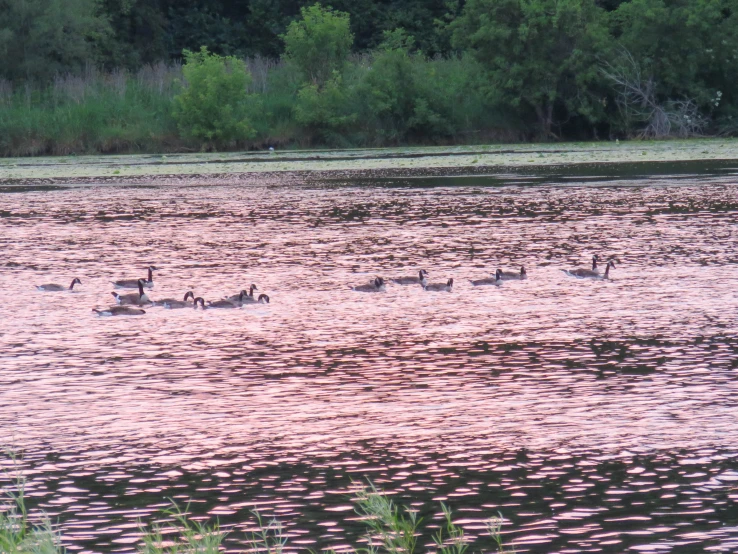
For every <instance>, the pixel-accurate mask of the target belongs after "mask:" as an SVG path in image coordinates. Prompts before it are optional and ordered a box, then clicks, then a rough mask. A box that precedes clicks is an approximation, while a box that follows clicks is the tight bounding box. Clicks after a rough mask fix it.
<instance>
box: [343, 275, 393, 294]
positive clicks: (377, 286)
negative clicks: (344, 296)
mask: <svg viewBox="0 0 738 554" xmlns="http://www.w3.org/2000/svg"><path fill="white" fill-rule="evenodd" d="M351 290H353V291H355V292H384V291H385V290H387V289H386V288H385V285H384V279H382V278H381V277H377V278H376V279H374V281H372V282H371V283H370V284H368V285H359V286H357V287H351Z"/></svg>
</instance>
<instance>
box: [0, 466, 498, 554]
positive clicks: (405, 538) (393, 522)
mask: <svg viewBox="0 0 738 554" xmlns="http://www.w3.org/2000/svg"><path fill="white" fill-rule="evenodd" d="M11 458H12V460H13V466H14V468H16V472H15V475H13V476H11V477H12V480H13V483H14V484H13V486H12V489H13V490H9V489H8V490H5V491H4V494H5V503H4V504H0V552H1V553H2V554H65V552H66V551H65V549H64V547H63V546H62V544H61V537H60V534H59V531H58V529H57V528H56V526H54V525H53V524H52V522H51V520H50V519H49V518H48V516H46V515H45V514H43V513H42V514H41V515H40V516H38V517H36V518H31V517H29V514H28V510H27V507H26V501H25V478H24V477H23V476H22V474H21V472H20V470H19V469H18V468H19V466H18V464H17V463H16V460H15V458H14V457H12V456H11ZM354 486H355V488H356V489H357V490H356V492H355V494H354V497H353V501H354V503H355V504H356V513H357V514H358V515H359V516H360V518H361V521H362V522H363V524H364V525H365V526H366V533H365V535H364V536H363V537H362V539H363V542H364V543H366V546H360V547H354V548H353V549H352V550H351V552H353V553H355V554H418V537H419V536H421V535H422V534H423V530H422V529H421V524H422V523H423V522H422V519H420V518H418V515H417V512H416V511H414V510H410V509H408V508H406V507H403V506H400V505H397V504H395V503H394V502H393V501H392V499H391V498H390V497H389V496H387V495H386V494H385V493H383V492H382V491H380V490H378V489H377V488H376V487H375V486H374V485H373V484H372V483H371V481H369V482H368V484H367V485H361V484H356V483H354ZM188 510H189V506H186V507H185V508H184V509H182V508H180V507H179V506H178V505H177V504H176V503H175V502H173V501H172V505H171V507H170V508H168V509H166V510H164V511H163V513H162V516H164V519H165V522H163V523H153V524H151V525H144V524H141V523H140V524H139V529H140V533H141V541H140V544H139V546H138V552H139V553H140V554H217V553H218V552H221V551H222V549H223V546H224V541H225V539H226V537H227V536H228V534H229V533H228V531H226V530H224V529H222V528H221V527H220V524H219V523H218V521H217V520H216V521H214V522H203V521H199V520H194V519H192V518H191V517H190V516H189V514H188ZM441 511H442V513H443V522H442V523H441V525H440V527H439V528H438V529H437V530H436V531H435V533H434V534H433V541H434V548H433V549H432V550H431V551H430V552H429V553H428V554H466V552H467V551H468V550H469V549H470V547H471V546H472V545H471V544H470V541H469V539H468V538H467V537H466V536H465V535H464V531H463V529H462V528H461V527H459V526H457V525H456V524H455V523H454V522H453V517H452V513H451V510H450V509H449V508H448V506H446V505H444V504H441ZM253 513H254V516H255V518H256V527H257V531H256V532H253V533H251V534H250V536H249V537H248V542H249V543H250V546H251V548H250V550H249V552H256V553H260V554H282V552H283V551H284V550H285V547H286V546H287V542H288V539H287V536H286V534H285V531H284V529H283V527H282V524H281V523H280V522H279V520H277V519H271V520H269V521H266V520H264V519H263V518H262V516H261V514H259V512H257V511H255V512H253ZM501 525H502V518H501V516H500V517H496V518H491V519H489V520H488V522H487V529H488V535H489V537H488V540H487V541H486V542H488V543H490V544H488V545H484V546H489V545H491V546H492V547H493V550H494V551H496V552H498V553H499V554H508V553H511V552H513V551H512V550H506V548H505V546H504V545H503V542H502V538H501V535H500V528H501ZM425 531H426V532H430V531H432V529H431V528H430V526H428V528H426V529H425ZM484 551H487V552H489V551H490V548H484ZM329 552H332V551H329ZM311 554H315V553H311Z"/></svg>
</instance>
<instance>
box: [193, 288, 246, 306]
mask: <svg viewBox="0 0 738 554" xmlns="http://www.w3.org/2000/svg"><path fill="white" fill-rule="evenodd" d="M241 295H243V292H242V293H241ZM241 295H239V296H241ZM198 302H199V303H200V307H201V308H202V309H203V310H209V309H231V308H240V307H241V303H240V301H239V300H237V301H236V302H231V301H230V300H216V301H215V302H208V304H207V306H206V305H205V300H204V299H203V298H202V297H200V296H198V297H197V298H195V308H197V303H198Z"/></svg>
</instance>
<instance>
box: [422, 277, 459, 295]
mask: <svg viewBox="0 0 738 554" xmlns="http://www.w3.org/2000/svg"><path fill="white" fill-rule="evenodd" d="M453 286H454V280H453V278H451V279H449V280H448V281H447V282H445V283H431V284H429V285H423V290H427V291H431V292H451V289H452V288H453Z"/></svg>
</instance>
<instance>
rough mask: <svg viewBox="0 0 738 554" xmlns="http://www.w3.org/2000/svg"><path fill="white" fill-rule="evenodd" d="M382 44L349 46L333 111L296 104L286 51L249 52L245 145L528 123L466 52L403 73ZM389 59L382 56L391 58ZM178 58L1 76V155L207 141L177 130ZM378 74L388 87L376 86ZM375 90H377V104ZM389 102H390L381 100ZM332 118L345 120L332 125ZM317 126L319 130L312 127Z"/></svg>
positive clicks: (391, 137) (467, 134)
mask: <svg viewBox="0 0 738 554" xmlns="http://www.w3.org/2000/svg"><path fill="white" fill-rule="evenodd" d="M380 55H381V54H380V53H374V54H362V55H353V56H351V58H350V59H349V63H348V64H347V66H346V69H345V71H344V72H343V75H342V78H341V83H342V84H341V87H340V90H338V91H337V94H338V100H339V101H337V102H336V101H334V100H333V99H326V100H324V104H325V106H324V107H325V109H324V110H323V112H324V114H323V115H324V116H325V118H326V119H327V121H320V120H311V123H310V124H306V123H304V122H301V121H300V120H299V118H298V117H296V114H297V113H298V112H299V110H298V109H297V107H298V104H299V91H300V89H301V87H302V86H303V85H304V83H301V82H300V79H299V75H298V74H297V73H296V72H295V71H294V68H292V67H291V66H289V64H286V63H284V62H283V61H281V60H276V59H269V58H264V57H259V56H256V57H253V58H249V59H247V60H245V63H246V66H247V68H248V70H249V72H250V73H251V81H250V84H249V86H248V91H247V92H248V93H249V94H251V95H252V96H251V97H252V103H253V109H252V110H251V111H252V113H251V114H250V115H249V119H250V123H251V124H252V125H253V127H254V129H255V130H256V136H255V137H254V138H253V139H252V140H251V141H250V142H249V143H248V144H247V145H246V146H247V147H248V148H263V147H265V146H279V147H308V146H312V147H335V146H341V147H354V146H356V147H363V146H385V145H404V144H450V143H474V142H477V143H479V142H489V141H494V140H505V141H511V140H520V139H521V138H522V131H521V129H522V123H521V122H520V121H517V120H515V119H514V117H512V116H510V115H509V112H505V111H502V110H500V109H499V107H498V106H496V105H495V104H494V103H493V102H491V101H490V100H489V99H488V98H487V97H486V96H485V94H484V93H483V86H481V84H482V83H481V81H480V80H479V79H480V78H479V75H480V74H481V70H480V68H479V65H478V63H477V62H476V61H474V60H473V58H471V57H470V56H463V57H450V58H435V59H427V58H424V57H423V56H420V55H412V56H409V57H408V58H407V63H406V68H405V72H404V74H405V75H406V78H402V79H396V78H395V77H393V75H389V74H388V75H378V74H377V72H378V71H381V69H378V68H379V67H380V65H381V64H379V65H378V64H377V60H378V57H377V56H380ZM385 67H387V66H386V64H385ZM181 82H182V67H181V65H179V64H177V63H163V62H160V63H157V64H153V65H148V66H144V67H142V68H141V69H140V70H138V71H136V72H130V71H126V70H113V71H101V70H99V69H98V68H96V67H93V66H88V67H86V68H85V69H84V71H82V72H81V73H79V74H66V75H57V76H56V77H55V78H54V79H53V80H52V81H51V82H49V83H47V84H45V85H43V86H42V85H34V84H28V83H26V84H17V83H16V84H13V83H11V82H9V81H2V80H0V156H39V155H65V156H67V155H75V154H80V155H81V154H95V153H105V154H122V153H146V152H187V151H198V150H201V149H202V148H203V147H204V146H205V145H204V144H200V143H198V142H197V141H194V140H191V139H185V138H183V136H182V135H181V134H180V132H179V130H178V128H177V124H176V122H175V120H174V116H173V113H172V112H173V110H172V106H173V98H174V96H175V95H176V94H177V92H178V90H180V87H181V84H182V83H181ZM377 83H384V85H382V86H383V87H384V88H382V89H381V90H380V89H377V88H376V87H377ZM377 98H381V99H382V100H381V102H380V104H377V100H376V99H377ZM388 103H389V105H391V107H390V108H387V109H386V110H384V111H383V110H382V109H380V107H381V106H383V105H387V104H388ZM331 121H341V122H345V123H342V124H341V126H340V127H335V125H334V124H332V123H330V122H331ZM316 129H318V130H319V132H316Z"/></svg>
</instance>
